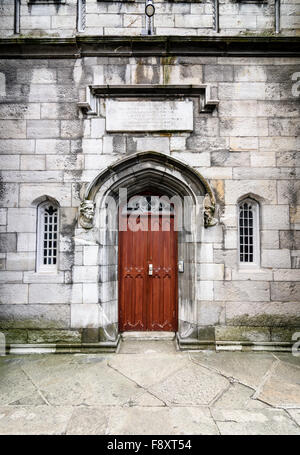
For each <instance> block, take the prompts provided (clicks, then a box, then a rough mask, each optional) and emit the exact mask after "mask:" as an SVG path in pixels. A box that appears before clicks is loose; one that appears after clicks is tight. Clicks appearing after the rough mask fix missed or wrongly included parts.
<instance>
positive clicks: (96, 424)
mask: <svg viewBox="0 0 300 455" xmlns="http://www.w3.org/2000/svg"><path fill="white" fill-rule="evenodd" d="M109 415H110V408H109V407H105V406H103V407H94V406H89V407H77V406H76V407H75V408H74V409H73V413H72V416H71V418H70V420H69V422H68V426H67V429H66V434H67V435H103V434H106V432H107V426H108V421H109Z"/></svg>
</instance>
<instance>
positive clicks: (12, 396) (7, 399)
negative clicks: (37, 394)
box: [0, 362, 36, 405]
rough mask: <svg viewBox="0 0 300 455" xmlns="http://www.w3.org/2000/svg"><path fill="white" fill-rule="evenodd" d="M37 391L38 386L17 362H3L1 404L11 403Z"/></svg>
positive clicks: (0, 382)
mask: <svg viewBox="0 0 300 455" xmlns="http://www.w3.org/2000/svg"><path fill="white" fill-rule="evenodd" d="M34 391H36V387H35V386H34V385H33V384H32V382H31V381H30V379H28V377H27V376H26V374H25V373H24V371H23V370H22V369H21V367H20V365H19V364H17V363H7V364H5V363H4V362H2V363H1V366H0V405H3V404H9V403H11V402H13V401H16V400H19V399H21V398H23V397H25V396H26V395H29V394H30V393H33V392H34Z"/></svg>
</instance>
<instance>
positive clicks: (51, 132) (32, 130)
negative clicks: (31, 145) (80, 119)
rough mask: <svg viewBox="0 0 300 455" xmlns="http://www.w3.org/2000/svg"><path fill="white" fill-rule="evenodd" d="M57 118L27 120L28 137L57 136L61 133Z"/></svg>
mask: <svg viewBox="0 0 300 455" xmlns="http://www.w3.org/2000/svg"><path fill="white" fill-rule="evenodd" d="M59 130H60V128H59V121H57V120H27V137H28V138H33V139H41V138H57V137H59V133H60V131H59Z"/></svg>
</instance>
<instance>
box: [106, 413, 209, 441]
mask: <svg viewBox="0 0 300 455" xmlns="http://www.w3.org/2000/svg"><path fill="white" fill-rule="evenodd" d="M108 434H116V435H134V434H140V435H143V434H146V435H147V434H148V435H149V434H155V435H166V434H167V435H184V434H189V435H190V434H198V435H199V434H200V435H201V434H205V435H214V434H218V428H217V426H216V424H215V423H214V421H213V419H212V417H211V415H210V411H209V409H206V408H199V407H178V408H167V407H165V408H162V407H158V408H153V407H152V408H116V407H115V408H113V409H112V411H111V416H110V420H109V426H108Z"/></svg>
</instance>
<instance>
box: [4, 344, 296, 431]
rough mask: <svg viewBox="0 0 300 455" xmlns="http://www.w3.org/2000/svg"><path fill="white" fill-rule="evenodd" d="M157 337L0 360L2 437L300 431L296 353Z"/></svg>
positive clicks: (14, 356) (7, 357)
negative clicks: (171, 342) (105, 348)
mask: <svg viewBox="0 0 300 455" xmlns="http://www.w3.org/2000/svg"><path fill="white" fill-rule="evenodd" d="M133 342H134V343H136V341H133ZM127 343H129V344H127ZM162 343H165V342H160V341H159V342H157V341H143V342H142V343H141V346H139V348H138V349H137V351H139V352H138V353H133V351H132V349H133V347H132V348H131V347H130V344H131V341H130V340H126V342H124V350H125V351H128V352H129V351H130V352H131V353H130V354H126V353H123V354H122V353H120V354H73V355H72V354H71V355H70V354H67V355H53V354H52V355H51V354H50V355H49V354H43V355H26V356H25V355H23V356H21V355H19V356H17V355H13V356H11V355H10V356H6V357H1V358H0V433H1V434H66V433H67V434H108V433H109V434H157V435H160V434H179V435H180V434H218V432H219V433H222V434H300V433H299V431H300V394H299V387H300V384H299V382H300V368H299V362H298V358H296V360H295V358H294V357H293V356H292V355H291V354H288V353H286V354H285V353H284V354H280V353H279V354H278V353H275V354H274V355H273V354H269V353H239V352H238V353H237V352H230V353H228V352H226V353H224V352H222V353H216V352H211V351H204V352H197V353H195V352H193V353H188V352H178V351H176V350H175V347H174V346H172V350H171V349H170V346H167V347H164V346H163V344H162ZM126 344H127V345H128V346H129V347H130V349H127V348H126ZM138 344H139V342H138ZM152 345H154V347H155V349H152ZM135 346H137V345H135ZM210 413H211V414H210ZM214 418H215V419H216V420H215V421H214Z"/></svg>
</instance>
